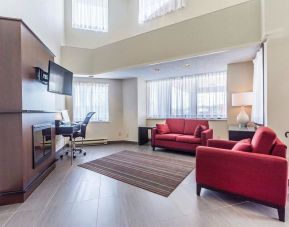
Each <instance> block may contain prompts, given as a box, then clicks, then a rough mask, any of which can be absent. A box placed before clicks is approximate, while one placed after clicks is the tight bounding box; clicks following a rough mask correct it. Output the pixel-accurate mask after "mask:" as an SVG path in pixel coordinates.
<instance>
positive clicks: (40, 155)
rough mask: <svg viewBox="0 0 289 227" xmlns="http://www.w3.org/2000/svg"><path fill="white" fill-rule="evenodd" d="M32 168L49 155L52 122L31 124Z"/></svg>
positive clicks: (50, 150)
mask: <svg viewBox="0 0 289 227" xmlns="http://www.w3.org/2000/svg"><path fill="white" fill-rule="evenodd" d="M32 131H33V137H32V140H33V141H32V148H33V152H32V153H33V169H35V168H36V167H37V166H38V165H39V164H41V163H42V162H43V161H45V160H46V159H47V158H49V157H50V155H51V153H52V124H51V123H47V124H38V125H33V126H32Z"/></svg>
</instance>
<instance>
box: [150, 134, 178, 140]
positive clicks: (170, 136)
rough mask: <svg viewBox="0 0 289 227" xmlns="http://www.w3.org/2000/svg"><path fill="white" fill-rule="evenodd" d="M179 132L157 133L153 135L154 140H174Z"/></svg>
mask: <svg viewBox="0 0 289 227" xmlns="http://www.w3.org/2000/svg"><path fill="white" fill-rule="evenodd" d="M180 135H181V134H174V133H169V134H157V135H156V136H155V138H156V140H172V141H176V138H177V136H180Z"/></svg>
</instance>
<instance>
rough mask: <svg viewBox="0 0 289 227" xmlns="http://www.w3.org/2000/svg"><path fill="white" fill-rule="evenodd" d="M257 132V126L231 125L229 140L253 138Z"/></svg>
mask: <svg viewBox="0 0 289 227" xmlns="http://www.w3.org/2000/svg"><path fill="white" fill-rule="evenodd" d="M254 134H255V128H253V127H247V128H239V127H238V126H229V140H234V141H240V140H243V139H247V138H250V139H252V138H253V136H254Z"/></svg>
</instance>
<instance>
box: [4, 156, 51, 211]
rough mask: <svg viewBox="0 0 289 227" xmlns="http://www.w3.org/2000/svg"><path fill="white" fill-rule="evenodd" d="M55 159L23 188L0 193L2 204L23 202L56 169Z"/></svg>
mask: <svg viewBox="0 0 289 227" xmlns="http://www.w3.org/2000/svg"><path fill="white" fill-rule="evenodd" d="M55 167H56V165H55V160H54V161H53V162H52V163H51V165H50V166H49V167H48V168H47V169H45V170H44V171H42V172H41V173H40V174H39V175H38V176H37V177H35V179H34V180H33V181H32V182H30V184H29V185H27V187H25V188H24V189H23V190H18V191H9V192H1V193H0V206H3V205H9V204H14V203H23V202H24V201H25V200H26V199H27V198H28V197H29V196H30V195H31V194H32V192H33V191H34V190H35V189H36V188H37V187H38V186H39V185H40V184H41V183H42V182H43V181H44V179H45V178H46V177H47V176H48V175H49V174H50V173H51V172H52V171H53V170H54V169H55Z"/></svg>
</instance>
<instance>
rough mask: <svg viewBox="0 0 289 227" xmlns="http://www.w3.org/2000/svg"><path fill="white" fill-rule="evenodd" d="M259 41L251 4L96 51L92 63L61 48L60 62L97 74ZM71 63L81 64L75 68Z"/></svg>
mask: <svg viewBox="0 0 289 227" xmlns="http://www.w3.org/2000/svg"><path fill="white" fill-rule="evenodd" d="M260 39H261V15H260V2H259V1H258V0H253V1H249V2H246V3H244V4H240V5H237V6H234V7H230V8H226V9H223V10H220V11H216V12H213V13H210V14H207V15H204V16H200V17H197V18H193V19H190V20H186V21H184V22H180V23H177V24H174V25H171V26H167V27H163V28H160V29H158V30H154V31H151V32H147V33H144V34H141V35H138V36H135V37H132V38H129V39H126V40H122V41H119V42H116V43H113V44H110V45H107V46H103V47H100V48H97V49H95V50H93V54H92V55H93V59H92V63H91V55H90V53H91V50H87V52H89V54H83V53H82V52H84V50H83V49H79V48H72V47H67V46H64V47H62V50H63V55H62V57H63V61H62V62H63V64H64V66H66V67H70V69H75V70H78V71H80V70H81V71H83V69H85V68H87V71H88V72H91V70H92V71H93V73H94V74H97V73H103V72H110V71H114V70H118V69H123V68H130V67H133V66H137V65H144V64H150V63H156V62H162V61H166V60H172V59H179V58H184V57H190V56H195V55H200V54H204V53H212V52H215V51H220V50H227V49H229V48H232V47H240V46H244V45H248V44H251V43H255V42H259V41H260ZM79 52H81V55H79ZM72 62H75V63H77V62H81V63H85V64H81V67H78V66H75V65H73V64H69V63H72ZM91 64H92V66H91ZM85 65H86V67H85ZM91 67H92V68H91ZM78 71H77V72H78ZM82 73H85V72H82Z"/></svg>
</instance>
